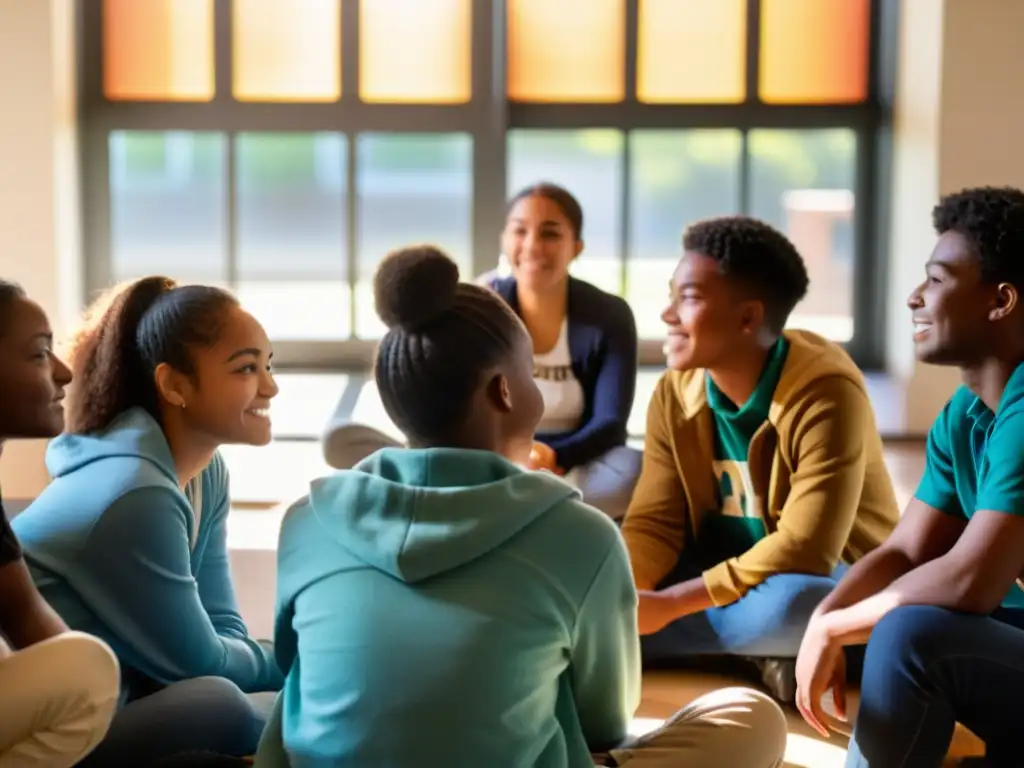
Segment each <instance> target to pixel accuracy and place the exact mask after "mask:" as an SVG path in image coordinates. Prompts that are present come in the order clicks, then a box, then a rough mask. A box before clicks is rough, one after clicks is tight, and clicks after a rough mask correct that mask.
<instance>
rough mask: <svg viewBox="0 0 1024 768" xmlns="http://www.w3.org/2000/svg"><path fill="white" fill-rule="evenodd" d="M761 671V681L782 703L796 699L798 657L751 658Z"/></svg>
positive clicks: (788, 702) (790, 702) (789, 702)
mask: <svg viewBox="0 0 1024 768" xmlns="http://www.w3.org/2000/svg"><path fill="white" fill-rule="evenodd" d="M751 661H752V662H754V665H755V666H756V667H757V670H758V671H759V672H760V673H761V682H762V683H764V685H765V687H766V688H767V689H768V692H769V693H771V695H772V696H774V697H775V698H776V700H778V701H779V702H780V703H782V704H792V703H793V702H794V701H796V659H764V658H761V659H751Z"/></svg>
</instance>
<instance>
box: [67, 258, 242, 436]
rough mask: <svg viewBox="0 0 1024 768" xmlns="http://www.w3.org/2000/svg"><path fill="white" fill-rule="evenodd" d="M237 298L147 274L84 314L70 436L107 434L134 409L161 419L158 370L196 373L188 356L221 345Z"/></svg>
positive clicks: (75, 350) (73, 354)
mask: <svg viewBox="0 0 1024 768" xmlns="http://www.w3.org/2000/svg"><path fill="white" fill-rule="evenodd" d="M237 304H238V300H237V299H235V297H234V296H232V295H231V294H230V293H228V292H227V291H224V290H221V289H220V288H214V287H212V286H208V285H185V286H178V284H177V283H175V282H174V281H173V280H171V279H170V278H168V277H158V276H154V277H144V278H142V279H141V280H137V281H135V282H133V283H127V284H124V285H120V286H117V287H115V288H112V289H111V290H110V291H108V292H107V293H106V294H104V295H102V296H100V298H99V299H97V300H96V301H95V302H94V303H93V304H92V306H90V307H89V309H88V310H86V313H85V317H84V319H83V322H82V325H81V327H80V328H79V330H78V332H77V333H76V334H75V335H74V337H73V338H72V340H71V345H70V351H69V355H68V359H69V362H70V363H71V370H72V373H73V374H74V380H75V382H77V383H76V385H75V387H74V388H73V391H72V393H71V397H70V398H69V403H68V407H67V409H66V418H67V431H68V432H72V433H77V434H84V433H88V432H95V431H98V430H102V429H104V428H106V427H107V425H109V424H110V422H111V421H113V420H114V418H115V417H117V416H118V415H119V414H121V413H123V412H124V411H126V410H128V409H129V408H134V407H141V408H144V409H145V410H146V411H148V412H149V413H150V415H152V416H153V418H155V419H156V420H157V421H158V422H159V421H161V415H160V398H159V394H158V393H157V389H156V380H155V378H154V372H155V371H156V367H157V366H158V365H160V364H161V363H167V364H168V365H170V366H171V367H172V368H174V369H176V370H179V371H181V372H182V373H185V374H192V373H194V366H193V362H192V356H191V354H190V351H191V349H192V348H193V347H196V346H210V345H212V344H214V343H215V342H216V340H217V336H218V333H219V331H220V320H221V318H222V316H223V313H224V312H225V310H227V309H228V308H230V307H233V306H237Z"/></svg>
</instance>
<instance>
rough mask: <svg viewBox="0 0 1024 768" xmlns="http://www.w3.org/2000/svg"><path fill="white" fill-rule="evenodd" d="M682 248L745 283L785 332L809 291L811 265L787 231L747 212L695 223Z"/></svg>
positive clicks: (767, 316)
mask: <svg viewBox="0 0 1024 768" xmlns="http://www.w3.org/2000/svg"><path fill="white" fill-rule="evenodd" d="M683 249H684V250H686V251H692V252H695V253H700V254H702V255H704V256H707V257H708V258H711V259H714V260H715V261H717V262H718V265H719V268H720V269H721V271H722V274H723V275H725V277H726V279H728V280H735V281H737V282H739V283H742V284H743V285H744V287H746V288H747V289H749V290H750V291H751V292H752V293H753V294H754V295H755V296H756V297H757V298H758V299H759V300H760V301H762V302H763V303H764V309H765V322H766V324H767V325H768V326H769V327H770V328H771V329H772V330H773V331H774V332H775V333H781V332H782V329H783V328H784V327H785V325H786V320H787V319H788V318H789V315H790V313H791V312H792V311H793V308H794V307H796V305H797V304H798V303H799V302H800V300H801V299H802V298H803V297H804V296H805V295H806V294H807V286H808V278H807V267H806V266H805V265H804V260H803V259H802V258H801V257H800V253H799V252H798V251H797V249H796V247H795V246H794V245H793V243H791V242H790V241H789V238H787V237H786V236H785V235H784V234H782V233H781V232H779V231H778V230H777V229H775V228H774V227H771V226H769V225H768V224H765V223H764V222H763V221H758V220H757V219H752V218H750V217H749V216H724V217H721V218H716V219H706V220H704V221H699V222H697V223H696V224H693V225H691V226H690V227H689V228H688V229H687V230H686V233H685V234H684V235H683Z"/></svg>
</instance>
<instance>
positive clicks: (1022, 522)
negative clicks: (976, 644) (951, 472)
mask: <svg viewBox="0 0 1024 768" xmlns="http://www.w3.org/2000/svg"><path fill="white" fill-rule="evenodd" d="M1022 570H1024V517H1022V516H1020V515H1012V514H1007V513H1005V512H996V511H993V510H979V511H978V512H976V513H975V514H974V516H973V517H972V518H971V521H970V522H969V523H968V524H967V526H966V528H965V529H964V531H963V534H962V535H961V536H960V538H959V539H958V540H957V542H956V544H954V545H953V547H952V548H951V549H950V550H949V551H948V552H947V553H946V554H944V555H942V556H940V557H936V558H935V559H933V560H931V561H929V562H927V563H924V564H923V565H921V566H919V567H917V568H914V569H913V570H911V571H910V572H908V573H907V574H906V575H904V576H903V577H901V578H899V579H897V580H896V581H894V582H893V583H892V584H890V585H889V586H888V587H886V588H885V589H883V590H881V591H880V592H878V593H877V594H876V595H874V596H872V597H868V598H866V599H864V600H861V601H860V602H858V603H856V604H855V605H852V606H850V607H849V608H842V609H839V610H836V611H833V612H831V613H829V614H826V615H825V616H824V617H823V621H824V622H825V623H826V632H827V633H828V635H829V636H830V637H831V638H832V639H833V641H834V642H837V643H840V644H842V645H859V644H861V643H864V642H867V639H868V637H869V636H870V634H871V630H872V629H873V628H874V626H875V624H877V623H878V622H879V621H881V619H882V617H883V616H885V614H887V613H888V612H889V611H891V610H893V609H894V608H899V607H901V606H907V605H934V606H938V607H941V608H949V609H951V610H955V611H962V612H964V613H975V614H980V615H985V614H989V613H991V612H992V611H994V610H995V609H996V608H998V607H999V604H1000V602H1001V601H1002V600H1003V598H1004V597H1006V594H1007V592H1009V591H1010V588H1011V587H1012V586H1013V584H1014V582H1015V580H1016V579H1017V577H1018V576H1019V575H1020V573H1021V571H1022Z"/></svg>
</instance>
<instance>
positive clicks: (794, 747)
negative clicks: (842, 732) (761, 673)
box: [629, 717, 846, 768]
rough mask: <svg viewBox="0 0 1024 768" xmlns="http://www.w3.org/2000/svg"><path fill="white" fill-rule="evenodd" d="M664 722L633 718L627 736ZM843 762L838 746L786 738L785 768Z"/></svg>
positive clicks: (835, 767) (838, 766)
mask: <svg viewBox="0 0 1024 768" xmlns="http://www.w3.org/2000/svg"><path fill="white" fill-rule="evenodd" d="M664 722H665V721H664V720H663V719H662V718H660V717H635V718H633V724H632V725H631V726H630V729H629V735H630V736H632V737H634V738H636V737H637V736H643V735H644V734H647V733H650V732H651V731H653V730H655V729H657V728H660V727H661V725H662V723H664ZM843 741H844V742H845V739H844V740H843ZM845 761H846V749H845V747H841V746H839V745H838V744H828V743H826V742H824V741H821V740H819V739H815V738H811V737H810V736H802V735H801V734H799V733H790V734H789V735H788V737H787V738H786V767H787V768H790V767H792V768H842V766H843V763H844V762H845Z"/></svg>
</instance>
